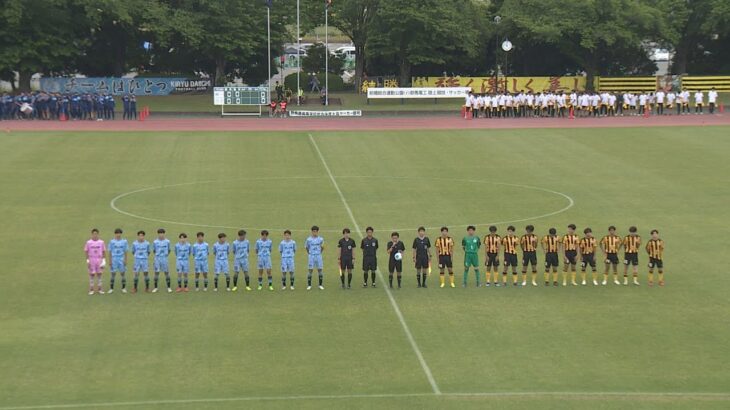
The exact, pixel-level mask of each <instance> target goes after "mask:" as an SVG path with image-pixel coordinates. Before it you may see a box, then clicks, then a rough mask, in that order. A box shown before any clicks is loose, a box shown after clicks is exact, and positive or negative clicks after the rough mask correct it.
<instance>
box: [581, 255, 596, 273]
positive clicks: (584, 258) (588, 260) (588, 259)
mask: <svg viewBox="0 0 730 410" xmlns="http://www.w3.org/2000/svg"><path fill="white" fill-rule="evenodd" d="M580 266H581V267H582V268H583V269H585V268H586V267H587V266H590V267H591V268H593V270H596V254H595V253H584V254H583V255H581V262H580Z"/></svg>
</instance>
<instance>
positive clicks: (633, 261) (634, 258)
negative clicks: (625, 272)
mask: <svg viewBox="0 0 730 410" xmlns="http://www.w3.org/2000/svg"><path fill="white" fill-rule="evenodd" d="M624 265H627V266H628V265H634V266H638V265H639V254H638V253H628V252H627V253H625V254H624Z"/></svg>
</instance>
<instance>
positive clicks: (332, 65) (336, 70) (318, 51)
mask: <svg viewBox="0 0 730 410" xmlns="http://www.w3.org/2000/svg"><path fill="white" fill-rule="evenodd" d="M325 49H326V48H325V45H324V44H323V43H317V44H314V45H312V46H311V47H309V48H308V49H307V55H306V56H305V57H304V58H302V70H303V71H304V72H305V73H323V72H324V69H325V61H324V58H325V53H326V51H325ZM327 65H328V68H329V72H330V73H332V74H335V75H341V74H342V71H343V69H344V67H345V57H344V56H342V55H340V54H336V53H330V55H329V61H328V63H327Z"/></svg>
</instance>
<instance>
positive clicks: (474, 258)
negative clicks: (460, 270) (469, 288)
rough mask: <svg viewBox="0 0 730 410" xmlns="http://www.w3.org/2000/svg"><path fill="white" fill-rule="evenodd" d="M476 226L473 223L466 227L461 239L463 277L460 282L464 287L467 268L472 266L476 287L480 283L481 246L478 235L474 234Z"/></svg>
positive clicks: (467, 273)
mask: <svg viewBox="0 0 730 410" xmlns="http://www.w3.org/2000/svg"><path fill="white" fill-rule="evenodd" d="M476 230H477V228H476V227H475V226H473V225H469V226H467V227H466V236H465V237H463V238H462V239H461V249H463V250H464V277H463V279H462V282H461V286H462V287H466V282H467V279H468V278H469V268H470V267H473V268H474V278H475V279H476V284H477V287H479V286H481V285H480V283H479V282H480V280H481V274H479V248H480V247H481V244H482V243H481V241H480V240H479V237H477V236H476V235H474V233H475V232H476Z"/></svg>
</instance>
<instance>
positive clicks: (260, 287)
mask: <svg viewBox="0 0 730 410" xmlns="http://www.w3.org/2000/svg"><path fill="white" fill-rule="evenodd" d="M263 288H264V287H263V286H261V285H258V286H257V287H256V290H261V289H263Z"/></svg>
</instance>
